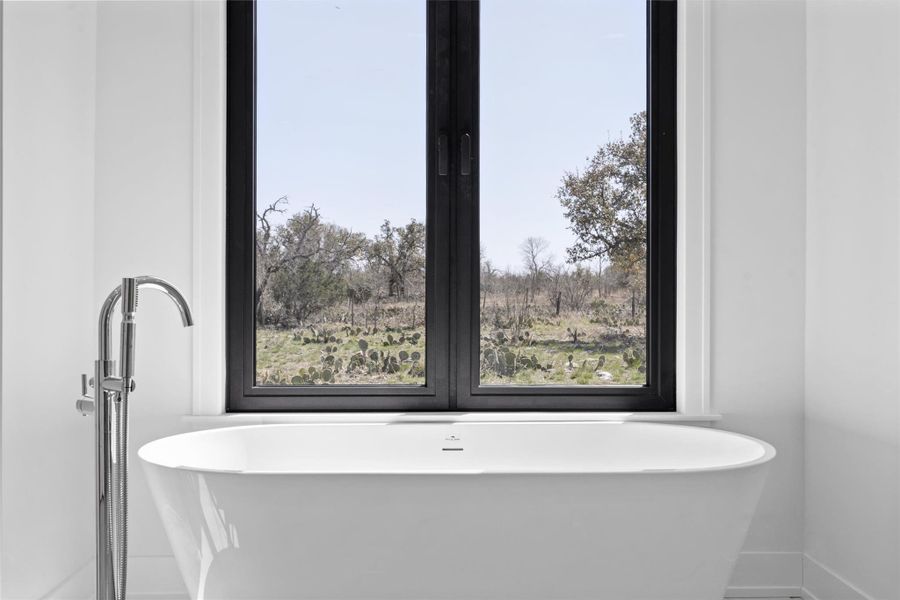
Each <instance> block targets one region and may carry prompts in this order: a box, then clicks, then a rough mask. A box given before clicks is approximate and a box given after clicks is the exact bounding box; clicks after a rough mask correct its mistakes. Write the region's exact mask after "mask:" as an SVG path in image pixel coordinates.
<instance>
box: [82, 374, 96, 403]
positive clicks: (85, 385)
mask: <svg viewBox="0 0 900 600" xmlns="http://www.w3.org/2000/svg"><path fill="white" fill-rule="evenodd" d="M88 387H94V378H93V377H91V378H90V379H88V376H87V375H86V374H85V373H82V374H81V395H82V396H84V397H85V398H91V397H92V396H90V395H89V394H88Z"/></svg>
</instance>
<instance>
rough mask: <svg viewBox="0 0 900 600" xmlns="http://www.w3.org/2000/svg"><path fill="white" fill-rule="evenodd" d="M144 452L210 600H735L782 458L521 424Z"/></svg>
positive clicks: (185, 441)
mask: <svg viewBox="0 0 900 600" xmlns="http://www.w3.org/2000/svg"><path fill="white" fill-rule="evenodd" d="M139 455H140V457H141V459H142V462H143V464H144V467H145V470H146V474H147V476H148V478H149V482H150V488H151V490H152V493H153V498H154V501H155V502H156V506H157V508H158V509H159V513H160V516H161V517H162V522H163V524H164V526H165V529H166V532H167V534H168V537H169V540H170V541H171V543H172V548H173V550H174V554H175V558H176V560H177V562H178V566H179V568H180V569H181V573H182V575H183V577H184V581H185V583H186V584H187V587H188V590H189V592H190V595H191V597H192V598H194V599H206V600H225V599H233V598H243V599H248V600H249V599H254V600H270V599H279V600H287V599H291V600H293V599H302V600H312V599H315V600H333V599H342V600H346V599H353V600H376V599H378V600H381V599H384V600H387V599H390V600H400V599H402V600H431V599H434V600H476V599H477V600H488V599H490V600H575V599H578V600H676V599H677V600H721V599H722V595H723V592H724V590H725V587H726V585H727V583H728V578H729V576H730V574H731V571H732V567H733V565H734V562H735V559H736V557H737V555H738V552H739V550H740V548H741V544H742V542H743V540H744V537H745V534H746V532H747V527H748V525H749V523H750V519H751V517H752V515H753V512H754V510H755V507H756V504H757V501H758V499H759V495H760V491H761V488H762V485H763V480H764V479H765V474H766V469H767V463H768V462H769V461H770V460H771V459H772V457H773V456H774V455H775V451H774V449H773V448H772V447H771V446H770V445H768V444H766V443H764V442H761V441H759V440H755V439H752V438H748V437H744V436H741V435H737V434H734V433H727V432H724V431H720V430H715V429H707V428H699V427H683V426H675V425H657V424H648V423H621V422H605V423H604V422H542V423H534V422H531V423H510V422H504V423H403V424H333V425H320V424H316V425H259V426H250V427H234V428H226V429H213V430H206V431H198V432H193V433H186V434H182V435H176V436H173V437H169V438H164V439H160V440H156V441H154V442H151V443H149V444H147V445H145V446H144V447H143V448H141V450H140V452H139Z"/></svg>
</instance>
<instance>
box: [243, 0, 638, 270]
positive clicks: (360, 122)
mask: <svg viewBox="0 0 900 600" xmlns="http://www.w3.org/2000/svg"><path fill="white" fill-rule="evenodd" d="M645 28H646V3H645V1H644V0H482V2H481V82H480V85H481V98H480V102H481V147H480V148H479V149H478V151H479V152H480V157H479V158H480V170H481V171H480V175H481V190H480V201H481V208H480V210H481V221H482V224H483V225H482V231H481V245H482V247H483V248H484V249H485V254H486V258H488V259H490V260H491V261H492V263H493V264H494V266H495V267H498V268H501V269H503V268H506V267H509V268H511V269H513V270H516V269H518V268H519V267H520V265H521V256H520V251H519V246H520V245H521V243H522V241H523V240H524V239H525V238H526V237H529V236H531V237H542V238H545V239H546V240H547V241H548V242H549V249H548V252H549V253H550V254H552V255H553V256H554V257H555V259H556V260H557V261H562V260H564V259H565V256H566V247H567V246H569V245H570V244H571V243H572V241H573V236H572V234H571V232H569V230H568V229H567V225H568V222H567V220H566V219H565V217H564V216H563V213H562V209H561V207H560V205H559V201H558V200H557V199H556V198H555V193H556V191H557V189H558V188H559V185H560V180H561V178H562V176H563V175H564V173H565V172H566V171H575V170H576V169H579V168H583V167H584V165H585V164H586V162H587V160H588V158H589V157H590V156H591V155H593V153H594V152H595V151H596V149H597V147H598V146H600V145H602V144H604V143H605V142H607V141H608V140H609V139H613V138H618V137H621V136H623V135H627V133H628V128H629V123H628V118H629V116H630V115H632V114H633V113H635V112H638V111H641V110H644V109H645V106H646V50H645V44H646V41H645V40H646V30H645ZM425 67H426V65H425V1H424V0H329V1H327V2H322V1H318V0H299V1H285V0H261V1H260V2H258V5H257V203H258V205H259V206H265V205H267V204H269V203H271V202H272V201H274V200H275V199H276V198H279V197H281V196H287V197H288V201H289V204H288V207H287V213H286V214H293V213H295V212H299V211H301V210H303V209H304V208H305V207H307V206H309V205H310V204H315V205H316V206H317V207H318V208H319V210H320V211H321V214H322V217H323V219H324V220H325V221H328V222H333V223H337V224H339V225H342V226H344V227H347V228H350V229H353V230H354V231H360V232H365V233H366V234H368V235H370V236H371V235H373V234H375V233H376V232H377V231H378V228H379V227H380V225H381V223H382V222H383V221H384V220H385V219H389V220H390V221H391V222H392V223H393V224H395V225H400V224H405V223H407V222H409V220H410V219H412V218H416V219H418V220H421V221H424V219H425V196H426V186H425Z"/></svg>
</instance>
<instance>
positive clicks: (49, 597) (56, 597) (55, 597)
mask: <svg viewBox="0 0 900 600" xmlns="http://www.w3.org/2000/svg"><path fill="white" fill-rule="evenodd" d="M93 595H94V559H91V560H89V561H88V562H86V563H84V564H83V565H81V567H80V568H78V569H77V570H76V571H75V572H74V573H72V574H71V575H69V576H68V577H66V578H65V579H63V580H62V581H61V582H60V583H59V584H57V585H56V586H55V587H53V589H51V590H50V591H49V592H47V593H46V594H44V595H43V596H41V600H90V599H91V597H92V596H93Z"/></svg>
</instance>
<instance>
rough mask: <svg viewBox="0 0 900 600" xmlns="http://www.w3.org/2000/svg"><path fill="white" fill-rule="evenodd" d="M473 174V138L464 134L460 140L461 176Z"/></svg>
mask: <svg viewBox="0 0 900 600" xmlns="http://www.w3.org/2000/svg"><path fill="white" fill-rule="evenodd" d="M471 172H472V136H470V135H469V134H468V133H464V134H462V137H461V138H460V140H459V174H460V175H468V174H469V173H471Z"/></svg>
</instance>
